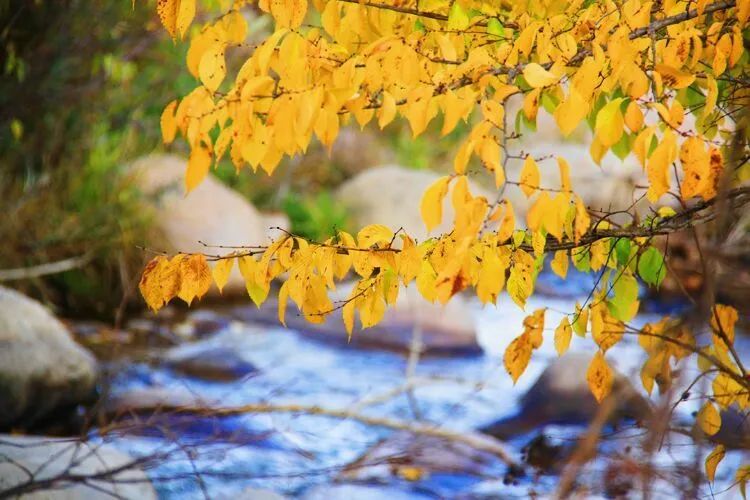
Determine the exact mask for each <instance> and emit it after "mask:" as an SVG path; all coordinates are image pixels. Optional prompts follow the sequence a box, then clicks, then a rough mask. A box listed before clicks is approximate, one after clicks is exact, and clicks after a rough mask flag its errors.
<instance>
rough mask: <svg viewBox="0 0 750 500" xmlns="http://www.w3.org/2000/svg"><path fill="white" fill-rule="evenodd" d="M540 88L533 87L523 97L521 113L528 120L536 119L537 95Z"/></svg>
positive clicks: (537, 109)
mask: <svg viewBox="0 0 750 500" xmlns="http://www.w3.org/2000/svg"><path fill="white" fill-rule="evenodd" d="M541 92H542V89H534V90H532V91H531V92H529V93H528V94H526V96H525V97H524V98H523V114H524V115H526V118H528V119H529V121H531V122H534V121H536V114H537V112H538V111H539V95H540V94H541Z"/></svg>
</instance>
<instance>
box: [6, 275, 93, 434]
mask: <svg viewBox="0 0 750 500" xmlns="http://www.w3.org/2000/svg"><path fill="white" fill-rule="evenodd" d="M96 376H97V365H96V361H95V360H94V357H93V356H92V355H91V354H90V353H89V352H88V351H86V350H85V349H83V348H82V347H80V346H79V345H77V344H76V343H75V342H74V341H73V338H72V337H71V335H70V333H69V332H68V330H67V329H66V328H65V326H64V325H63V324H62V323H61V322H60V321H59V320H57V319H56V318H55V317H54V316H53V315H52V314H50V312H49V311H47V309H45V308H44V307H43V306H42V305H41V304H39V303H38V302H36V301H34V300H32V299H29V298H28V297H25V296H23V295H21V294H20V293H18V292H16V291H14V290H11V289H8V288H4V287H2V286H0V426H7V425H13V424H15V423H19V422H21V421H22V422H23V423H24V424H25V425H29V424H32V423H34V422H35V421H37V420H39V419H40V418H42V417H44V416H45V415H47V414H49V413H50V412H51V411H52V410H55V409H58V408H62V407H67V406H73V405H76V404H78V403H80V402H82V401H85V400H88V399H90V398H91V396H92V395H93V392H94V386H95V383H96Z"/></svg>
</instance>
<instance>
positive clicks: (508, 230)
mask: <svg viewBox="0 0 750 500" xmlns="http://www.w3.org/2000/svg"><path fill="white" fill-rule="evenodd" d="M503 205H505V213H504V214H503V220H502V221H501V222H500V227H499V228H498V230H497V241H498V242H499V243H505V242H506V241H508V240H509V239H510V237H511V236H512V235H513V231H515V229H516V216H515V213H514V211H513V205H511V203H510V201H508V200H503Z"/></svg>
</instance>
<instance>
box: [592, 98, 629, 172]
mask: <svg viewBox="0 0 750 500" xmlns="http://www.w3.org/2000/svg"><path fill="white" fill-rule="evenodd" d="M621 102H622V98H617V99H613V100H611V101H609V102H608V103H607V104H606V105H605V106H604V107H603V108H602V109H601V110H600V111H599V113H598V114H597V115H596V126H595V127H594V130H595V131H596V137H597V138H598V139H599V143H600V144H601V145H602V147H604V148H605V149H609V148H610V147H612V146H613V145H615V144H617V142H618V141H619V140H620V137H622V133H623V126H624V125H625V121H624V119H623V116H622V113H621V112H620V103H621ZM597 163H598V162H597Z"/></svg>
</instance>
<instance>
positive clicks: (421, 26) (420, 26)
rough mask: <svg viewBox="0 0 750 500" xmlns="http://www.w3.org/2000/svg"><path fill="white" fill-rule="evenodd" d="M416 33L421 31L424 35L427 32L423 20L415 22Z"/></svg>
mask: <svg viewBox="0 0 750 500" xmlns="http://www.w3.org/2000/svg"><path fill="white" fill-rule="evenodd" d="M414 31H421V32H422V33H424V32H425V25H424V23H423V22H422V20H421V19H417V20H416V21H414Z"/></svg>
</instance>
